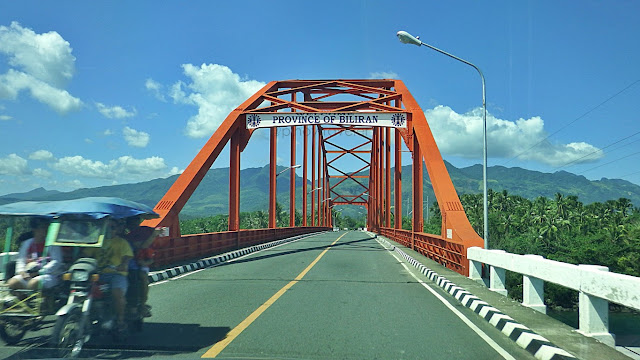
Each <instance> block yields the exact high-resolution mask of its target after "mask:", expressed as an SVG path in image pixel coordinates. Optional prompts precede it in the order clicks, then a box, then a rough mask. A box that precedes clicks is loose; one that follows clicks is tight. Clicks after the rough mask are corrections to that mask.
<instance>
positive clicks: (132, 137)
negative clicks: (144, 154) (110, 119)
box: [122, 126, 150, 148]
mask: <svg viewBox="0 0 640 360" xmlns="http://www.w3.org/2000/svg"><path fill="white" fill-rule="evenodd" d="M122 134H123V135H124V139H125V140H126V141H127V144H129V146H135V147H141V148H143V147H146V146H147V145H148V144H149V138H150V137H149V134H147V133H146V132H143V131H137V130H134V129H132V128H130V127H128V126H125V128H124V129H123V130H122Z"/></svg>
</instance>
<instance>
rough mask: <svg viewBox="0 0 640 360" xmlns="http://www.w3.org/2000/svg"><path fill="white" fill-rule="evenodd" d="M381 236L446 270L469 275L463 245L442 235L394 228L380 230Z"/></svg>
mask: <svg viewBox="0 0 640 360" xmlns="http://www.w3.org/2000/svg"><path fill="white" fill-rule="evenodd" d="M380 235H382V236H385V237H387V238H389V239H391V240H393V241H395V242H397V243H400V244H402V245H404V246H406V247H408V248H410V249H412V250H415V251H417V252H419V253H420V254H422V255H424V256H426V257H428V258H430V259H432V260H434V261H436V262H438V263H439V264H440V265H442V266H444V267H446V268H449V269H451V270H453V271H456V272H458V273H460V274H465V275H466V274H468V272H467V270H468V269H467V256H466V251H465V249H464V245H463V244H461V243H457V242H454V241H453V240H451V239H445V238H443V237H442V236H440V235H433V234H427V233H422V232H413V231H411V230H404V229H394V228H380Z"/></svg>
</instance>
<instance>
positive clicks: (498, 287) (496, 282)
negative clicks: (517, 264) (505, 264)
mask: <svg viewBox="0 0 640 360" xmlns="http://www.w3.org/2000/svg"><path fill="white" fill-rule="evenodd" d="M506 283H507V281H506V271H505V270H504V269H502V268H499V267H495V266H490V267H489V290H491V291H495V292H497V293H498V294H502V295H504V296H507V288H506V287H505V285H506Z"/></svg>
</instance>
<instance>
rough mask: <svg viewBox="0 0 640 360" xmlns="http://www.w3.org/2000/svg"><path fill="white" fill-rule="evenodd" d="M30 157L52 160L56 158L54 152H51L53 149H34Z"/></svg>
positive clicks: (32, 158)
mask: <svg viewBox="0 0 640 360" xmlns="http://www.w3.org/2000/svg"><path fill="white" fill-rule="evenodd" d="M29 159H31V160H42V161H50V160H54V159H55V158H54V157H53V154H52V153H51V151H47V150H38V151H34V152H33V153H31V155H29Z"/></svg>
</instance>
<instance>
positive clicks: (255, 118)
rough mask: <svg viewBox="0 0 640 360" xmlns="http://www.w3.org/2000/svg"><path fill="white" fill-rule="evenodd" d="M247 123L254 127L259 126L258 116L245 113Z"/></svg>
mask: <svg viewBox="0 0 640 360" xmlns="http://www.w3.org/2000/svg"><path fill="white" fill-rule="evenodd" d="M247 125H249V126H250V127H252V128H256V127H258V126H260V116H259V115H257V114H249V115H247Z"/></svg>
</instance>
